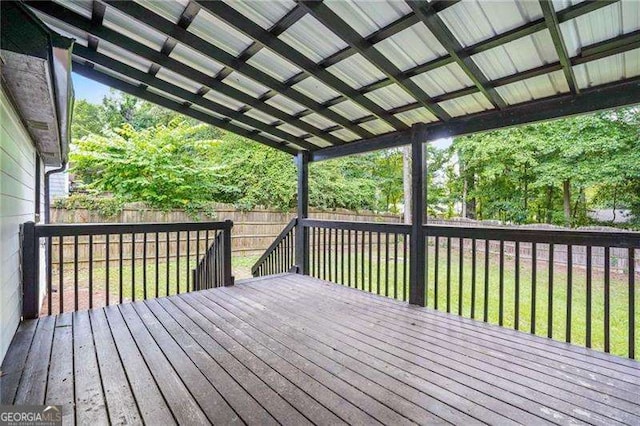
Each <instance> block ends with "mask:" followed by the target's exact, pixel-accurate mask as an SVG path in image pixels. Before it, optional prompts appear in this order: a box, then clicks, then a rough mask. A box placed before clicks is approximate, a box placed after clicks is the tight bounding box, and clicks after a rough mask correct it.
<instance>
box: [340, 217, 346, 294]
mask: <svg viewBox="0 0 640 426" xmlns="http://www.w3.org/2000/svg"><path fill="white" fill-rule="evenodd" d="M340 231H341V232H340V245H341V247H340V284H342V285H344V284H345V282H344V229H341V230H340Z"/></svg>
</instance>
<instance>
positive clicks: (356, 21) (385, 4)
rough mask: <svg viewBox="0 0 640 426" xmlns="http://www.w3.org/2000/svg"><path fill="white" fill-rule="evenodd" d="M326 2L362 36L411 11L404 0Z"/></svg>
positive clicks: (332, 0) (330, 0) (338, 0)
mask: <svg viewBox="0 0 640 426" xmlns="http://www.w3.org/2000/svg"><path fill="white" fill-rule="evenodd" d="M324 3H325V4H326V5H327V6H328V7H329V8H330V9H332V10H333V12H334V13H335V14H336V15H338V16H340V17H341V18H342V19H344V20H345V22H346V23H347V24H349V26H351V27H352V28H353V29H354V30H356V31H357V32H358V33H359V34H360V35H361V36H362V37H366V36H368V35H369V34H371V33H373V32H375V31H377V30H379V29H381V28H382V27H384V26H386V25H388V24H390V23H392V22H394V21H396V20H398V19H399V18H402V17H403V16H404V15H407V14H409V13H411V8H410V7H409V6H408V5H407V4H406V3H405V2H403V1H393V0H392V1H387V0H377V1H354V0H326V1H325V2H324Z"/></svg>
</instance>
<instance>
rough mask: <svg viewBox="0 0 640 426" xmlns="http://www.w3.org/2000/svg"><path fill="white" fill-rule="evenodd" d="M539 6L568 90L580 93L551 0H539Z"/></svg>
mask: <svg viewBox="0 0 640 426" xmlns="http://www.w3.org/2000/svg"><path fill="white" fill-rule="evenodd" d="M540 7H541V8H542V14H543V15H544V20H545V22H546V24H547V28H548V29H549V33H551V39H552V40H553V45H554V46H555V48H556V53H557V54H558V59H560V63H561V64H562V71H563V73H564V77H565V79H566V80H567V84H568V85H569V90H570V91H571V93H580V88H579V87H578V84H577V83H576V76H575V74H574V73H573V68H572V67H571V61H570V60H569V53H568V52H567V46H566V45H565V43H564V37H562V32H561V31H560V22H559V21H558V16H557V15H556V11H555V9H554V8H553V2H551V1H550V0H540Z"/></svg>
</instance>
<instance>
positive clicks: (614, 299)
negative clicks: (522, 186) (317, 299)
mask: <svg viewBox="0 0 640 426" xmlns="http://www.w3.org/2000/svg"><path fill="white" fill-rule="evenodd" d="M402 252H403V250H402V246H400V248H399V249H398V261H397V272H396V267H395V266H396V263H395V262H394V253H393V249H391V250H390V253H389V268H388V271H387V268H386V267H385V265H386V262H385V253H384V249H383V250H382V253H381V260H380V265H379V266H380V273H379V275H378V272H377V271H378V261H377V252H376V251H375V250H374V252H373V253H372V262H371V264H370V263H369V254H368V252H365V256H364V279H363V275H362V270H363V259H362V255H361V253H358V259H357V267H356V263H355V262H356V259H355V256H354V255H353V253H352V256H351V286H352V287H357V288H359V289H364V290H367V291H369V288H370V287H369V286H370V285H371V291H372V292H373V293H378V294H382V295H387V296H389V297H394V296H396V297H397V298H398V299H400V300H404V297H406V296H405V295H407V294H408V292H405V290H408V289H405V283H404V266H403V262H402ZM335 255H336V253H335V252H332V253H331V265H332V267H331V281H334V282H338V283H340V284H345V285H348V280H349V269H348V257H347V256H346V255H345V267H344V269H345V271H344V280H343V271H342V267H341V265H342V258H341V255H340V254H338V258H337V261H336V258H335ZM434 257H435V248H434V247H433V246H430V247H429V251H428V255H427V265H428V271H427V294H426V299H427V306H429V307H431V308H436V301H437V309H438V310H440V311H444V312H446V311H447V295H448V296H449V311H450V312H452V313H455V314H459V313H460V312H459V306H460V304H459V302H460V295H462V301H461V302H462V303H461V307H462V315H463V316H465V317H469V318H470V317H472V312H471V310H472V305H475V315H474V316H473V317H474V318H476V319H480V320H482V319H483V318H484V309H485V303H484V274H485V268H484V254H483V253H480V252H478V254H477V259H476V275H475V276H476V291H475V304H472V294H473V289H472V260H471V254H470V253H467V252H465V254H464V258H463V271H462V292H460V279H459V278H460V273H459V254H458V250H457V248H453V249H452V252H451V269H450V280H449V282H450V286H449V291H448V292H447V262H446V247H444V248H443V247H441V248H440V251H439V262H438V265H437V266H438V267H437V269H438V271H437V272H438V274H437V275H438V278H437V282H436V279H435V275H436V274H435V272H436V267H435V259H434ZM328 260H329V256H327V262H328ZM322 263H323V259H322V257H321V258H320V264H322ZM531 266H532V265H531V261H530V260H529V259H521V260H520V268H519V275H520V277H519V297H518V309H519V315H518V317H519V321H518V329H519V330H522V331H530V330H531V323H532V316H531V305H532V301H533V300H532V291H531V290H532V280H531V275H532V274H531V272H532V267H531ZM408 268H409V265H408V262H407V274H408ZM370 269H371V275H370ZM536 269H537V278H536V297H535V333H536V334H537V335H540V336H547V334H548V312H549V270H548V262H540V261H539V262H538V266H537V268H536ZM336 270H337V271H336ZM488 270H489V274H488V297H487V300H488V303H487V306H486V309H487V320H488V322H490V323H492V324H499V320H500V303H499V300H500V297H499V294H500V270H499V256H498V255H493V254H492V255H491V256H490V257H489V268H488ZM312 273H313V274H314V275H315V276H317V277H320V278H325V279H329V269H327V270H326V271H324V270H323V269H322V267H321V266H319V267H317V268H316V269H315V273H314V268H313V263H312ZM515 273H516V268H515V260H514V257H513V256H509V255H505V256H504V275H503V295H504V298H503V307H502V310H503V319H502V325H503V326H505V327H509V328H515V324H516V320H515V318H516V297H515V293H516V280H515ZM396 274H397V280H396V279H395V277H396ZM378 276H379V280H378ZM603 276H604V274H603V272H602V271H601V270H598V269H595V268H594V271H593V278H592V302H591V303H592V310H591V324H592V325H591V327H592V332H591V339H592V341H591V345H592V347H593V348H595V349H599V350H603V349H604V308H605V305H604V278H603ZM387 277H388V280H387ZM407 279H408V277H407ZM636 281H637V280H636ZM356 282H357V284H356ZM363 283H364V287H363ZM387 283H388V285H387ZM436 287H437V300H436ZM571 291H572V295H571V301H572V307H571V328H570V330H571V342H572V343H575V344H578V345H585V344H586V323H587V320H586V310H587V309H586V303H587V302H586V300H587V292H586V274H585V271H584V269H582V268H579V267H574V268H573V277H572V287H571ZM551 295H552V311H551V312H552V313H553V315H552V324H553V325H552V330H553V334H552V337H553V338H554V339H557V340H561V341H565V340H566V318H567V269H566V267H564V266H563V265H558V264H556V265H554V271H553V290H552V292H551ZM635 324H636V329H637V328H638V327H639V326H640V286H638V285H637V286H636V296H635ZM610 330H611V331H610V351H611V352H612V353H614V354H616V355H621V356H626V355H627V351H628V332H629V331H628V330H629V294H628V275H627V274H619V273H613V272H612V273H611V282H610ZM635 337H636V339H635V340H636V348H640V331H638V330H636V336H635ZM636 350H638V349H636Z"/></svg>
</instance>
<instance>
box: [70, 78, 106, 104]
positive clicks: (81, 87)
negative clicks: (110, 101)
mask: <svg viewBox="0 0 640 426" xmlns="http://www.w3.org/2000/svg"><path fill="white" fill-rule="evenodd" d="M72 78H73V89H74V91H75V95H76V99H78V100H79V99H84V100H86V101H87V102H91V103H92V104H99V103H102V98H104V97H105V96H106V95H108V94H109V87H108V86H105V85H104V84H100V83H97V82H95V81H93V80H89V79H88V78H85V77H83V76H81V75H80V74H76V73H73V74H72Z"/></svg>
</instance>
